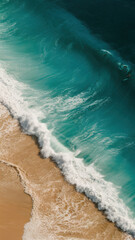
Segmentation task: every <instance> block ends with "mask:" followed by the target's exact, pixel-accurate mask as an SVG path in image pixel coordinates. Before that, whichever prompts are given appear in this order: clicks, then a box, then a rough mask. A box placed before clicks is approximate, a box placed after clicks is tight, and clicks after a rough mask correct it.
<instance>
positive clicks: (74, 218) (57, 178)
mask: <svg viewBox="0 0 135 240" xmlns="http://www.w3.org/2000/svg"><path fill="white" fill-rule="evenodd" d="M22 237H23V240H38V239H41V240H49V239H52V240H53V239H55V240H57V239H58V240H59V239H61V240H62V239H67V240H68V239H74V240H75V239H83V240H85V239H89V240H96V239H97V240H99V239H100V240H126V239H128V240H129V239H132V237H130V236H128V235H127V234H125V233H123V232H121V231H120V230H119V229H118V228H117V227H116V226H115V225H114V224H113V223H111V222H109V221H108V220H107V219H106V218H105V216H104V214H103V213H102V212H100V211H98V209H97V208H96V207H95V205H94V204H93V203H92V202H91V201H90V200H88V199H87V198H86V197H85V196H84V195H83V194H80V193H78V192H76V190H75V188H74V186H71V185H70V184H68V183H67V182H66V181H65V180H64V177H63V176H62V174H61V172H60V170H59V169H58V167H57V166H56V164H55V163H54V162H52V161H51V160H50V159H42V158H41V157H40V155H39V148H38V146H37V144H36V143H35V141H34V140H33V139H32V137H31V136H28V135H25V134H24V133H23V132H22V131H21V130H20V127H19V125H18V122H17V121H16V120H15V119H13V118H12V117H11V116H10V114H9V112H8V111H7V109H6V108H5V107H4V106H2V105H0V239H2V240H7V239H10V240H20V239H22Z"/></svg>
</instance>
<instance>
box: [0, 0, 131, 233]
mask: <svg viewBox="0 0 135 240" xmlns="http://www.w3.org/2000/svg"><path fill="white" fill-rule="evenodd" d="M134 42H135V2H134V1H131V0H130V1H129V0H128V1H127V0H117V1H116V0H110V1H107V0H100V1H99V0H95V1H93V0H83V1H79V0H72V1H68V0H63V1H52V0H50V1H49V0H48V1H47V0H44V1H43V0H34V1H30V0H27V1H21V0H13V1H10V0H9V1H4V0H3V1H1V2H0V64H1V68H2V69H3V68H4V69H5V70H6V72H7V74H9V75H10V76H11V75H12V77H13V79H16V81H17V82H18V83H23V84H25V88H24V87H22V86H23V85H20V86H19V85H16V86H14V88H13V89H12V88H9V89H10V90H11V93H10V96H11V95H13V96H12V97H11V99H8V101H7V96H6V95H4V94H3V95H2V93H3V91H4V90H3V88H2V87H3V86H4V87H5V88H6V86H7V87H8V85H10V84H9V81H8V80H6V78H5V77H4V76H5V75H2V74H1V75H0V83H1V85H0V88H1V95H2V97H1V99H2V100H1V101H3V102H4V103H5V104H6V105H8V106H9V108H11V109H14V112H16V115H17V114H18V112H17V111H18V106H19V103H20V102H21V101H20V100H18V99H19V97H16V98H15V97H14V95H15V96H16V95H17V94H16V93H15V91H19V92H20V94H21V97H23V101H24V102H25V103H27V105H28V109H31V111H33V112H34V115H35V116H37V118H38V121H39V123H43V125H45V124H46V126H47V128H48V129H49V130H50V132H51V137H50V145H51V148H52V149H53V150H54V151H55V152H57V153H59V152H63V154H64V153H65V152H66V153H68V152H69V161H68V160H66V161H65V162H64V164H62V167H61V168H62V170H63V172H64V174H65V175H66V166H67V169H68V164H69V162H70V161H71V155H70V153H71V152H72V153H73V155H74V156H75V157H76V158H75V159H74V160H73V166H75V169H74V171H73V172H74V173H75V174H76V175H77V176H78V179H79V177H80V180H76V182H74V181H75V180H73V178H74V175H73V174H72V173H71V176H70V174H69V176H68V177H67V179H68V180H69V181H70V182H73V183H75V184H76V186H78V190H79V191H84V192H85V193H86V195H87V196H88V197H90V198H92V200H93V201H95V202H99V208H100V209H103V210H107V211H108V212H107V216H108V217H109V218H110V219H111V220H112V221H115V222H116V223H117V224H118V225H119V226H120V227H121V228H123V229H124V230H127V231H129V232H132V233H133V234H135V229H134V224H132V223H131V225H130V220H129V222H128V220H127V219H128V218H129V219H132V220H133V221H134V218H135V128H134V123H135V74H134V66H135V45H134ZM1 71H2V70H1ZM7 79H8V78H7ZM3 82H4V85H2V84H3ZM13 85H15V83H14V81H13V82H12V79H11V86H13ZM5 88H4V89H5ZM17 96H18V95H17ZM14 98H15V99H14ZM13 99H14V102H13ZM22 106H23V105H22ZM22 106H21V103H20V109H21V110H22V111H23V117H24V115H25V114H24V112H25V111H26V109H23V107H22ZM15 109H16V110H15ZM19 114H20V115H21V113H19ZM19 114H18V117H20V115H19ZM22 125H23V124H22ZM43 125H42V126H43ZM34 131H36V130H33V134H34ZM39 135H40V133H39ZM43 152H44V155H47V154H46V153H45V151H43ZM50 155H51V152H50ZM53 157H54V156H53ZM54 158H55V157H54ZM67 158H68V157H67ZM78 158H79V159H80V158H81V159H82V160H81V161H82V162H83V164H82V165H77V164H78V162H77V161H78V160H77V159H78ZM59 165H61V163H60V160H59ZM63 166H64V167H63ZM76 166H77V167H76ZM83 166H84V169H87V170H86V172H87V171H88V172H89V174H88V175H87V176H86V178H87V181H88V182H89V183H90V187H91V188H92V189H93V190H89V191H90V192H89V194H88V193H87V192H88V186H87V191H85V190H86V189H85V190H84V188H85V184H83V187H82V185H79V184H80V182H81V181H83V180H84V179H85V174H83V176H81V175H79V174H81V173H80V172H81V171H83V169H79V168H83ZM91 167H93V168H94V169H95V170H96V172H98V173H100V174H101V175H100V176H102V178H103V179H104V180H105V182H104V187H103V189H104V191H102V190H103V189H102V188H99V189H100V190H98V185H99V186H100V180H99V182H98V180H95V181H97V182H96V184H95V185H94V184H93V183H92V181H94V180H92V181H91V177H92V179H94V173H92V172H91V171H92V170H91ZM78 169H79V170H78ZM70 177H71V179H69V178H70ZM83 178H84V179H83ZM76 179H77V178H76ZM95 179H97V178H96V177H95ZM107 182H109V184H110V182H111V183H112V184H113V185H111V186H112V188H113V189H116V191H117V193H118V196H119V198H118V199H115V200H116V201H115V200H114V206H113V200H111V199H113V191H111V189H110V193H109V192H108V189H109V187H107V186H106V185H105V184H107ZM92 184H93V185H92ZM79 186H81V187H79ZM80 189H81V190H80ZM96 190H97V192H96ZM92 191H93V192H94V191H95V197H93V196H94V195H92V194H94V193H91V192H92ZM99 191H101V192H99ZM105 192H106V195H105V196H104V193H105ZM109 194H110V195H109ZM106 196H108V199H107V198H106ZM100 198H102V201H101V199H100ZM114 198H115V196H114ZM99 199H100V200H99ZM119 199H121V200H120V203H121V204H124V205H122V209H123V208H124V207H123V206H127V207H128V208H129V209H128V210H127V212H128V214H129V217H128V216H124V213H123V212H122V211H121V209H120V211H119V210H118V209H119V206H118V209H117V210H118V211H117V210H116V215H117V216H115V213H114V211H113V214H114V216H112V215H113V214H112V212H111V209H113V207H114V209H115V207H116V205H117V202H118V201H119ZM100 201H101V202H100ZM104 202H105V204H103V203H104ZM100 205H101V206H100ZM116 208H117V207H116ZM125 208H126V207H125ZM108 209H109V210H108ZM121 216H122V218H121V219H120V217H121ZM126 220H127V223H126Z"/></svg>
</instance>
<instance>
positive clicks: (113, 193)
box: [0, 66, 135, 240]
mask: <svg viewBox="0 0 135 240" xmlns="http://www.w3.org/2000/svg"><path fill="white" fill-rule="evenodd" d="M28 88H29V86H27V85H24V84H21V83H19V82H18V81H16V80H15V79H14V78H13V77H11V76H10V75H9V74H8V73H7V72H6V71H5V70H4V68H3V67H2V66H0V89H1V94H0V102H1V103H3V104H4V105H5V106H6V107H8V109H9V110H10V112H11V113H12V114H13V116H14V117H15V118H16V119H18V120H19V122H20V124H21V126H22V129H23V130H24V131H25V133H27V134H29V135H35V136H37V138H38V142H39V145H40V147H41V153H42V155H43V156H44V157H49V156H51V157H52V158H53V159H54V160H55V162H56V163H57V164H58V166H59V168H60V169H61V171H62V173H63V175H64V176H65V178H66V180H67V181H68V182H70V183H71V184H74V185H75V186H76V189H77V191H79V192H84V193H85V194H86V196H87V197H88V198H90V199H91V200H92V201H93V202H95V203H97V204H98V208H99V210H104V211H105V213H106V216H107V218H108V219H109V220H111V221H112V222H115V223H116V224H117V226H118V227H120V228H121V229H123V230H124V231H127V232H128V233H130V234H132V235H133V236H135V222H134V220H133V219H132V218H131V216H130V211H129V209H128V208H127V207H126V206H125V205H124V203H123V201H122V200H121V199H119V196H118V191H117V188H116V186H114V185H113V184H112V183H111V182H106V181H105V180H104V178H103V176H102V175H101V174H99V173H98V172H97V171H96V169H95V167H94V165H93V164H91V165H89V166H85V165H84V163H83V161H82V159H80V158H76V157H75V153H73V152H70V151H69V150H68V149H66V148H65V147H64V148H63V149H64V150H65V152H63V150H62V152H59V153H56V152H55V151H54V149H53V148H52V147H51V142H54V141H55V138H54V137H53V136H52V134H51V132H50V131H49V130H48V129H47V126H46V125H45V124H44V123H41V122H40V121H39V119H40V117H41V115H42V113H41V112H40V111H38V109H32V108H31V109H30V108H29V101H28V100H29V99H28V98H27V99H25V98H23V97H22V96H23V92H25V90H26V89H27V90H28ZM29 89H30V88H29ZM55 144H59V148H60V146H61V144H60V143H58V141H56V142H55ZM33 216H34V215H33ZM38 221H39V222H38ZM35 224H36V226H40V219H33V217H32V218H31V222H30V223H29V224H27V225H26V226H25V233H24V237H23V239H24V240H29V239H30V235H29V234H30V233H31V234H32V232H33V231H34V230H33V229H36V228H35ZM33 239H35V240H40V239H43V238H42V237H41V238H39V235H37V238H33ZM47 239H53V236H51V238H49V237H48V238H47Z"/></svg>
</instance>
